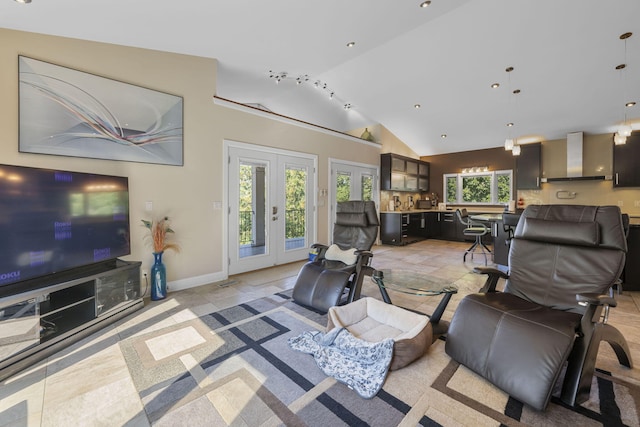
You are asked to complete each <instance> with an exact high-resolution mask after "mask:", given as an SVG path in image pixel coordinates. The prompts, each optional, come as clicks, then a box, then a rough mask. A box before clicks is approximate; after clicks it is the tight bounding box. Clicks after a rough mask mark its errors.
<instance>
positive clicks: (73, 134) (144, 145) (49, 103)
mask: <svg viewBox="0 0 640 427" xmlns="http://www.w3.org/2000/svg"><path fill="white" fill-rule="evenodd" d="M18 71H19V79H20V84H19V87H20V90H19V91H20V95H19V99H20V107H19V110H20V137H19V140H20V142H19V151H20V152H24V153H40V154H52V155H60V156H73V157H90V158H96V159H109V160H124V161H131V162H143V163H157V164H164V165H176V166H181V165H182V164H183V99H182V97H179V96H175V95H170V94H167V93H163V92H158V91H155V90H151V89H147V88H144V87H141V86H136V85H132V84H128V83H124V82H120V81H117V80H112V79H108V78H105V77H100V76H97V75H94V74H90V73H85V72H82V71H78V70H74V69H71V68H66V67H62V66H59V65H54V64H51V63H48V62H43V61H39V60H36V59H32V58H27V57H25V56H19V57H18Z"/></svg>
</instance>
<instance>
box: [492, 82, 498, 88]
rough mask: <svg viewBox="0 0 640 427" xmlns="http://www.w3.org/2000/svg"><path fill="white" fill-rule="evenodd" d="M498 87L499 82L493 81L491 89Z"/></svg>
mask: <svg viewBox="0 0 640 427" xmlns="http://www.w3.org/2000/svg"><path fill="white" fill-rule="evenodd" d="M499 87H500V83H494V84H492V85H491V88H492V89H496V88H499Z"/></svg>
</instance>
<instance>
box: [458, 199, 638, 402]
mask: <svg viewBox="0 0 640 427" xmlns="http://www.w3.org/2000/svg"><path fill="white" fill-rule="evenodd" d="M626 250H627V245H626V240H625V235H624V230H623V226H622V217H621V214H620V209H619V208H618V207H617V206H603V207H597V206H569V205H552V206H530V207H528V208H527V209H526V210H525V211H524V213H523V214H522V218H521V219H520V221H519V223H518V226H517V227H516V231H515V235H514V238H513V239H512V240H511V247H510V251H509V268H510V271H509V275H506V274H504V273H503V272H501V271H499V270H497V269H493V268H491V267H489V268H486V267H479V268H476V271H477V272H483V273H487V274H489V276H488V278H487V282H486V284H485V286H484V287H483V289H481V291H480V292H481V293H477V294H471V295H468V296H466V297H464V298H463V299H462V301H461V302H460V304H459V305H458V307H457V309H456V311H455V313H454V316H453V319H452V321H451V325H450V327H449V331H448V335H447V342H446V346H445V349H446V352H447V354H449V356H451V357H452V358H453V359H454V360H456V361H458V362H460V363H461V364H463V365H465V366H467V367H468V368H470V369H471V370H473V371H475V372H476V373H478V374H480V375H481V376H483V377H484V378H486V379H487V380H489V381H490V382H491V383H493V384H494V385H496V386H497V387H499V388H501V389H502V390H504V391H505V392H507V393H509V395H511V396H512V397H514V398H516V399H518V400H520V401H521V402H523V403H526V404H528V405H530V406H532V407H533V408H535V409H537V410H544V409H545V408H546V406H547V404H548V403H549V399H550V397H551V392H552V389H553V386H554V384H555V383H556V381H557V379H558V378H559V376H560V374H561V371H562V368H563V367H564V365H565V362H567V369H566V372H565V377H564V382H563V386H562V392H561V396H560V398H561V400H562V401H563V402H565V403H566V404H568V405H571V406H574V405H576V404H579V403H582V402H584V401H585V400H587V399H588V398H589V392H590V388H591V381H592V377H593V371H594V367H595V361H596V356H597V352H598V347H599V344H600V341H603V340H604V341H607V342H608V343H609V344H610V345H611V347H612V348H613V349H614V351H615V353H616V355H617V357H618V361H619V362H620V363H621V364H622V365H625V366H627V367H631V365H632V362H631V357H630V352H629V348H628V345H627V343H626V341H625V339H624V337H623V336H622V334H621V333H620V332H619V331H618V330H617V329H615V328H614V327H612V326H611V325H608V324H606V323H604V322H603V321H601V317H602V312H603V310H604V308H605V307H608V306H612V307H614V306H615V305H616V301H615V299H613V298H611V297H610V296H608V295H607V292H608V290H609V288H610V287H611V286H612V285H614V284H615V283H616V280H617V279H618V276H620V273H621V272H622V269H623V267H624V263H625V253H626ZM500 278H505V279H507V280H506V283H505V288H504V292H496V290H495V287H496V284H497V282H498V280H499V279H500Z"/></svg>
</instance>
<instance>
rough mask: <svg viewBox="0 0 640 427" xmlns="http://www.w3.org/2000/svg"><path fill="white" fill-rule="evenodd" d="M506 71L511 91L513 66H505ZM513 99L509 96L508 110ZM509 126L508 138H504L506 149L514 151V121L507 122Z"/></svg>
mask: <svg viewBox="0 0 640 427" xmlns="http://www.w3.org/2000/svg"><path fill="white" fill-rule="evenodd" d="M505 71H506V72H507V76H508V78H507V86H508V88H509V92H511V72H512V71H513V67H507V68H505ZM509 92H507V96H508V94H509ZM510 100H511V97H508V98H507V110H510V108H509V102H508V101H510ZM510 112H511V111H509V113H510ZM507 127H508V128H509V132H508V134H507V139H505V140H504V149H505V150H506V151H513V146H514V144H515V143H514V141H513V138H512V137H511V128H512V127H513V122H509V123H507Z"/></svg>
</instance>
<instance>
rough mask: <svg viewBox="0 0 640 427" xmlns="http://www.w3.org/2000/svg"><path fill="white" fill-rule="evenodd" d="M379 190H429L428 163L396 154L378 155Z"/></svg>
mask: <svg viewBox="0 0 640 427" xmlns="http://www.w3.org/2000/svg"><path fill="white" fill-rule="evenodd" d="M380 176H381V178H380V180H381V185H380V189H381V190H395V191H414V192H415V191H429V163H427V162H423V161H420V160H416V159H412V158H410V157H404V156H400V155H398V154H391V153H386V154H381V155H380Z"/></svg>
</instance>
